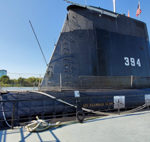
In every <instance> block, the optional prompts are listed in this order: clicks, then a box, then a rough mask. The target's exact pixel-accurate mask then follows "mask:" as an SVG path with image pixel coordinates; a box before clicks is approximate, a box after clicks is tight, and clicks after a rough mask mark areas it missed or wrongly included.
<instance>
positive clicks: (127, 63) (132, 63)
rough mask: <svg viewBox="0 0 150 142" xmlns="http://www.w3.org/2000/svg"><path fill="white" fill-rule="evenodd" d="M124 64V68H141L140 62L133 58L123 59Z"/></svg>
mask: <svg viewBox="0 0 150 142" xmlns="http://www.w3.org/2000/svg"><path fill="white" fill-rule="evenodd" d="M124 61H125V62H124V64H125V66H132V67H135V66H138V67H141V61H140V58H138V59H137V60H136V59H135V58H132V57H131V58H130V57H124Z"/></svg>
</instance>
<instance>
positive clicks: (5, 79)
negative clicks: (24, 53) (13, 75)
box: [0, 75, 10, 84]
mask: <svg viewBox="0 0 150 142" xmlns="http://www.w3.org/2000/svg"><path fill="white" fill-rule="evenodd" d="M0 82H1V83H3V84H9V83H10V79H9V77H8V76H7V75H3V76H2V77H1V78H0Z"/></svg>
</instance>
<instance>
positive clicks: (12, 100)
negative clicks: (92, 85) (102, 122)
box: [0, 88, 150, 127]
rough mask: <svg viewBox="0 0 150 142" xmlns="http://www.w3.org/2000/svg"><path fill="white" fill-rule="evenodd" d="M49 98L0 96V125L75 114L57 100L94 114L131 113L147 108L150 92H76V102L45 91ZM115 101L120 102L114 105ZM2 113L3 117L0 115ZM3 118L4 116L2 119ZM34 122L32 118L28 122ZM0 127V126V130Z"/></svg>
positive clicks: (30, 94) (72, 96)
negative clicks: (125, 111)
mask: <svg viewBox="0 0 150 142" xmlns="http://www.w3.org/2000/svg"><path fill="white" fill-rule="evenodd" d="M45 93H46V94H49V95H51V96H53V97H54V98H52V97H48V96H45V95H43V94H40V93H39V92H38V93H36V92H34V93H33V92H22V93H19V92H17V93H14V92H9V93H8V94H1V96H0V99H1V104H0V108H1V111H0V120H1V122H3V123H1V125H4V124H5V121H4V120H5V118H4V117H6V120H9V122H11V119H12V114H13V115H14V116H13V117H14V118H13V119H14V120H15V121H17V122H19V121H23V120H22V118H30V117H32V116H34V117H35V116H42V117H43V118H44V116H48V115H49V116H55V117H56V116H57V115H58V114H59V116H60V117H63V116H64V115H67V114H68V115H69V114H71V113H74V114H75V113H76V108H75V107H73V106H70V105H67V104H64V103H63V102H60V101H58V100H63V101H64V102H67V103H69V104H71V105H74V106H77V103H76V101H77V99H78V101H79V102H80V105H81V107H83V108H87V109H91V110H95V111H105V112H107V111H109V112H110V111H114V110H117V109H118V106H119V109H123V110H125V109H132V108H136V107H138V106H142V105H143V104H145V103H146V104H149V102H150V101H149V98H150V88H147V89H125V90H99V91H88V92H87V91H80V97H79V98H76V97H75V93H74V91H62V92H51V91H47V92H45ZM118 100H119V101H120V102H119V104H118ZM3 112H4V113H3ZM4 115H5V116H4ZM32 119H35V118H32ZM1 127H2V126H1Z"/></svg>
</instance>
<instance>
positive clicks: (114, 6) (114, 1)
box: [113, 0, 116, 13]
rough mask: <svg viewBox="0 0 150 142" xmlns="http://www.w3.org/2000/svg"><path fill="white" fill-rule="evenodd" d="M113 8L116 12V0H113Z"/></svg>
mask: <svg viewBox="0 0 150 142" xmlns="http://www.w3.org/2000/svg"><path fill="white" fill-rule="evenodd" d="M113 8H114V12H115V13H116V0H113Z"/></svg>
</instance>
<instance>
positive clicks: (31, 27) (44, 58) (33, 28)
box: [29, 20, 48, 66]
mask: <svg viewBox="0 0 150 142" xmlns="http://www.w3.org/2000/svg"><path fill="white" fill-rule="evenodd" d="M29 23H30V26H31V29H32V31H33V34H34V36H35V38H36V41H37V43H38V45H39V48H40V51H41V53H42V56H43V59H44V61H45V64H46V66H48V64H47V61H46V58H45V55H44V52H43V50H42V47H41V45H40V42H39V40H38V37H37V35H36V33H35V31H34V28H33V26H32V23H31V21H30V20H29Z"/></svg>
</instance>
